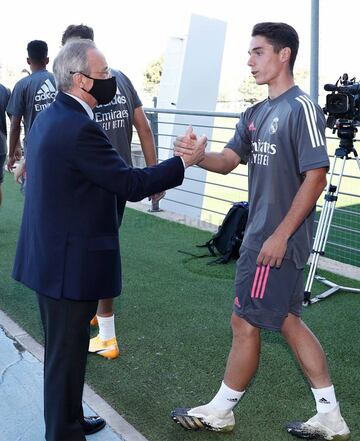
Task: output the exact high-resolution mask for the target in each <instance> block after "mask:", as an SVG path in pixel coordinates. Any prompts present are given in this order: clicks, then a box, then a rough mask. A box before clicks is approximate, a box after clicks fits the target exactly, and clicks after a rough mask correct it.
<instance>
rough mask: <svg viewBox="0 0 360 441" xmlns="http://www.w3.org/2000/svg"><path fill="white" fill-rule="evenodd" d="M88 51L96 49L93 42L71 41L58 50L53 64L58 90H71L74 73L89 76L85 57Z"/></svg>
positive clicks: (83, 40) (84, 40)
mask: <svg viewBox="0 0 360 441" xmlns="http://www.w3.org/2000/svg"><path fill="white" fill-rule="evenodd" d="M90 49H96V46H95V44H94V42H93V41H91V40H86V39H71V40H69V41H68V42H67V43H66V44H65V46H63V47H62V48H61V49H60V52H59V53H58V55H57V57H56V58H55V60H54V64H53V72H54V76H55V80H56V85H57V88H58V90H61V91H62V92H69V91H70V90H71V88H72V87H73V73H74V72H83V73H85V74H88V75H89V74H90V70H89V63H88V57H87V52H88V50H90ZM71 72H73V73H71Z"/></svg>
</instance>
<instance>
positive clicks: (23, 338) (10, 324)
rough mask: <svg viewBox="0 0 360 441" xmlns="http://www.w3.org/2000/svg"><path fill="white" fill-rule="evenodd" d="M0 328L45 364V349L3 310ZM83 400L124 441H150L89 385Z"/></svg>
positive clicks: (0, 315)
mask: <svg viewBox="0 0 360 441" xmlns="http://www.w3.org/2000/svg"><path fill="white" fill-rule="evenodd" d="M0 326H1V327H2V328H4V330H5V331H6V333H7V334H8V335H10V336H11V337H12V338H14V339H15V340H16V341H17V342H18V343H19V344H20V345H21V346H22V347H23V348H25V349H26V350H27V351H28V352H30V353H31V354H32V355H33V356H34V357H35V358H37V359H38V360H39V361H40V362H41V363H43V362H44V348H43V347H42V346H41V345H40V344H39V343H38V342H37V341H35V340H34V339H33V338H32V337H31V336H30V335H29V334H28V333H27V332H25V330H24V329H22V328H21V327H20V326H19V325H18V324H17V323H15V322H14V321H13V320H12V319H11V318H10V317H9V316H8V315H7V314H5V313H4V312H3V311H1V310H0ZM83 400H84V401H85V403H86V404H87V405H88V406H89V407H91V409H93V410H94V411H95V412H96V413H97V414H99V415H100V416H102V417H103V418H105V420H106V422H107V424H108V425H109V426H110V427H111V428H112V430H113V431H114V432H115V433H117V434H118V435H119V436H120V437H122V438H123V439H124V440H126V441H148V440H147V438H145V437H144V436H143V435H142V434H141V433H140V432H138V431H137V430H136V429H135V428H134V427H133V426H132V425H131V424H129V423H128V422H127V421H126V420H125V419H124V418H123V417H122V416H121V415H119V414H118V413H117V412H116V411H115V410H114V409H113V408H112V407H111V406H110V405H109V404H108V403H107V402H106V401H105V400H103V399H102V398H101V397H100V396H99V395H98V394H97V393H96V392H95V391H94V390H93V389H92V388H91V387H90V386H88V385H87V384H85V387H84V395H83Z"/></svg>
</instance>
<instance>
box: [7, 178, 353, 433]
mask: <svg viewBox="0 0 360 441" xmlns="http://www.w3.org/2000/svg"><path fill="white" fill-rule="evenodd" d="M4 190H5V200H4V204H3V207H2V208H1V209H0V308H1V309H3V310H4V311H6V312H7V313H8V314H9V315H10V316H11V317H12V318H13V319H14V320H15V321H17V322H18V323H19V324H20V325H21V326H22V327H24V328H25V329H26V330H27V331H28V332H29V333H30V334H31V335H32V336H34V337H35V338H36V339H37V340H38V341H40V342H42V334H41V325H40V319H39V314H38V310H37V305H36V301H35V296H34V295H33V294H32V293H31V292H30V291H29V290H27V289H26V288H24V287H22V286H21V285H20V284H18V283H16V282H14V281H13V280H12V279H11V278H10V271H11V266H12V262H13V257H14V252H15V243H16V238H17V233H18V228H19V222H20V217H21V210H22V203H23V201H22V196H21V195H20V194H19V193H18V187H17V186H16V185H15V184H14V182H13V181H12V179H11V178H10V177H9V176H7V177H6V182H5V186H4ZM209 236H210V234H209V233H207V232H204V231H200V230H197V229H194V228H190V227H186V226H183V225H179V224H176V223H172V222H168V221H164V220H161V219H158V218H156V217H153V216H151V215H148V214H144V213H139V212H136V211H134V210H131V209H127V210H126V215H125V218H124V222H123V226H122V230H121V249H122V256H123V275H124V290H123V294H122V296H121V297H120V299H118V300H117V301H116V302H115V308H116V326H117V334H118V338H119V344H120V347H121V351H122V355H121V357H120V358H118V359H117V360H114V361H108V360H105V359H101V358H100V357H98V356H89V361H88V372H87V382H88V383H89V384H90V385H91V386H92V387H93V388H94V389H95V390H96V391H97V392H98V393H99V394H100V395H101V396H103V397H104V398H105V400H106V401H108V402H109V403H110V404H111V405H112V406H113V407H114V408H115V409H116V410H117V411H118V412H119V413H120V414H122V415H123V416H124V417H125V418H126V419H127V420H128V421H129V422H130V423H131V424H133V425H134V426H135V427H136V428H137V429H138V430H139V431H140V432H142V433H143V434H144V435H145V436H146V437H147V438H148V439H149V440H150V441H187V440H194V441H201V440H202V441H207V440H209V441H212V440H215V439H219V438H221V439H226V440H227V439H229V440H244V441H255V440H256V441H275V440H276V441H282V440H284V441H285V440H290V439H292V438H291V436H290V435H288V434H287V433H286V432H285V431H284V429H283V427H282V425H283V423H284V422H285V421H286V420H292V419H300V418H307V417H309V416H311V415H312V414H313V413H314V402H313V399H312V395H311V392H310V390H309V388H308V386H307V384H306V381H305V380H304V378H303V376H302V374H301V372H300V370H299V368H298V366H297V364H296V362H295V361H294V358H293V356H292V354H291V353H290V351H289V350H288V348H287V347H286V345H285V344H284V343H283V341H282V339H281V337H280V336H279V335H278V334H277V333H271V332H264V333H263V346H262V354H261V362H260V367H259V372H258V375H257V377H256V379H255V380H254V381H253V383H252V385H251V387H249V389H248V391H247V393H246V394H245V396H244V398H243V400H242V402H241V403H240V405H239V407H238V408H237V409H236V418H237V426H236V429H235V431H234V432H233V433H232V434H228V435H225V434H221V435H219V434H216V433H210V432H198V433H192V432H186V431H184V430H183V429H181V428H180V427H179V426H177V425H175V424H174V423H173V422H172V421H171V420H170V418H169V413H170V411H171V410H172V409H173V408H174V407H178V406H194V405H198V404H200V403H202V402H204V401H206V400H209V399H210V398H211V397H212V396H213V394H214V393H215V392H216V390H217V389H218V387H219V385H220V382H221V379H222V376H223V371H224V367H225V363H226V358H227V354H228V350H229V347H230V343H231V331H230V327H229V319H230V313H231V307H232V300H233V283H232V279H233V276H234V263H233V262H232V263H230V264H227V265H214V266H208V265H206V264H205V263H206V261H207V260H208V259H193V258H191V257H189V256H186V255H183V254H180V253H178V252H177V250H178V249H182V250H188V251H194V245H195V244H199V243H203V242H205V241H206V240H207V239H208V238H209ZM322 274H326V273H323V272H322ZM327 276H329V278H330V279H331V280H333V281H337V282H338V283H341V284H344V285H352V286H357V287H359V283H358V282H355V281H351V280H346V279H343V278H341V277H339V276H335V275H331V274H330V275H329V274H327ZM319 289H321V290H323V287H322V286H321V287H320V286H319V285H318V284H315V286H314V293H317V292H318V290H319ZM359 312H360V296H359V295H357V294H351V293H337V294H335V295H333V296H332V297H330V298H329V299H327V300H325V301H323V302H320V303H318V304H316V305H313V306H311V307H308V308H305V310H304V320H305V322H306V323H307V324H308V325H309V326H310V327H311V328H312V329H313V331H314V332H315V333H316V334H317V335H318V337H319V339H320V340H321V342H322V343H323V345H324V348H325V350H326V352H327V354H328V357H329V363H330V368H331V372H332V377H333V381H334V383H335V385H336V391H337V395H338V398H339V400H340V401H341V405H342V409H343V413H344V415H345V416H346V419H347V422H348V424H349V425H350V427H351V429H352V439H353V440H358V439H360V423H359V416H360V415H359V412H360V407H359V396H360V395H359V394H360V390H359V389H360V388H359V384H360V373H359V366H360V343H359V342H360V327H359V326H358V320H359V318H358V317H359Z"/></svg>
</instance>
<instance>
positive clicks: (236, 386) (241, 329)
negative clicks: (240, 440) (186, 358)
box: [172, 313, 260, 432]
mask: <svg viewBox="0 0 360 441" xmlns="http://www.w3.org/2000/svg"><path fill="white" fill-rule="evenodd" d="M231 326H232V331H233V341H232V347H231V350H230V353H229V357H228V361H227V365H226V370H225V375H224V381H223V382H222V384H221V386H220V389H219V391H218V392H217V394H216V395H215V396H214V398H213V399H212V400H211V401H210V402H209V403H207V404H205V405H203V406H198V407H194V408H191V409H176V410H174V411H173V412H172V417H173V419H174V420H175V421H177V422H178V423H180V424H181V425H182V426H184V427H185V428H187V429H201V428H207V429H210V430H215V431H220V432H228V431H231V430H232V429H233V428H234V425H235V418H234V413H233V408H234V407H235V406H236V405H237V403H238V402H239V401H240V399H241V397H242V396H243V394H244V393H245V388H246V386H247V385H248V384H249V382H250V381H251V379H252V378H253V377H254V375H255V374H256V371H257V368H258V365H259V357H260V329H259V328H256V327H254V326H252V325H251V324H250V323H248V322H247V321H246V320H244V319H243V318H240V317H238V316H237V315H236V314H235V313H233V315H232V318H231Z"/></svg>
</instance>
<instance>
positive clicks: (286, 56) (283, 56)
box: [280, 47, 291, 62]
mask: <svg viewBox="0 0 360 441" xmlns="http://www.w3.org/2000/svg"><path fill="white" fill-rule="evenodd" d="M290 57H291V49H290V48H289V47H283V48H282V49H281V51H280V60H281V61H282V62H286V61H290Z"/></svg>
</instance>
